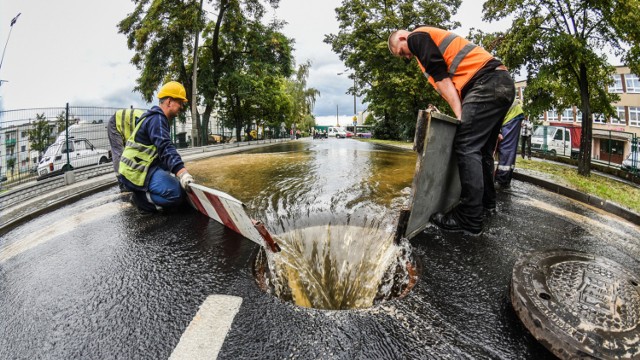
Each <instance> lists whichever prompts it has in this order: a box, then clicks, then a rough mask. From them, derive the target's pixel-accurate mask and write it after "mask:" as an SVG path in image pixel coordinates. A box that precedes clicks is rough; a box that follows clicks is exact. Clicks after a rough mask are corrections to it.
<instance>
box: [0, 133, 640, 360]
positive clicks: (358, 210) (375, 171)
mask: <svg viewBox="0 0 640 360" xmlns="http://www.w3.org/2000/svg"><path fill="white" fill-rule="evenodd" d="M415 161H416V157H415V155H414V154H413V153H411V152H408V151H400V150H394V149H388V148H384V147H379V146H374V145H371V144H368V143H362V142H358V141H356V140H351V139H328V140H324V141H317V140H316V141H312V140H302V141H294V142H291V143H288V144H280V145H274V146H271V147H267V148H264V149H259V150H256V151H252V152H248V153H243V154H237V155H228V156H223V157H212V158H209V159H206V160H201V161H197V162H193V163H188V164H187V166H188V168H189V169H190V172H192V173H193V175H194V177H195V178H196V181H197V182H199V183H201V184H203V185H207V186H211V187H215V188H218V189H220V190H222V191H225V192H228V193H229V194H231V195H233V196H234V197H236V198H238V199H240V200H242V201H243V202H245V204H246V205H247V207H248V209H249V212H250V215H251V216H252V217H253V218H255V219H258V220H262V221H264V222H265V225H266V226H267V228H268V229H269V230H270V232H271V233H272V234H276V235H278V236H279V238H280V240H279V241H280V242H281V243H282V247H283V248H286V249H287V253H288V254H290V255H291V256H290V257H288V258H286V259H283V262H282V263H281V264H280V265H281V267H280V268H281V269H285V270H283V272H284V273H287V274H288V273H289V272H290V270H287V269H292V268H293V269H300V268H301V267H304V266H307V265H316V266H317V267H315V268H312V267H310V268H308V269H307V270H306V271H304V272H302V273H303V274H313V275H314V276H315V277H309V278H304V277H302V276H300V275H299V274H300V273H297V274H291V275H290V276H287V277H286V278H285V277H279V279H281V280H282V283H280V284H271V285H272V286H273V289H272V290H273V292H272V293H269V292H265V291H264V289H261V288H260V284H259V283H258V282H257V281H256V278H255V274H254V272H255V268H254V266H255V264H256V258H258V257H259V251H258V246H257V245H256V244H254V243H253V242H250V241H248V240H246V239H243V238H241V237H240V236H239V235H237V234H235V233H234V232H232V231H230V230H228V229H225V228H224V227H222V226H221V225H219V224H218V223H216V222H214V221H212V220H210V219H208V218H206V217H205V216H202V215H201V214H199V213H197V212H195V211H191V212H186V213H182V214H173V215H157V216H145V215H142V214H140V213H138V212H137V210H136V209H135V208H133V206H132V205H131V204H130V203H129V202H128V200H127V198H126V196H123V195H121V194H120V193H119V192H118V190H117V188H116V187H114V188H112V189H109V190H107V191H103V192H100V193H97V194H94V195H91V196H88V197H86V198H84V199H82V200H80V201H78V202H76V203H73V204H70V205H68V206H65V207H62V208H60V209H57V210H55V211H52V212H50V213H47V214H45V215H42V216H40V217H38V218H36V219H34V220H30V221H28V222H26V223H24V224H23V225H20V226H18V227H16V228H14V229H13V230H11V231H9V232H8V233H6V234H5V235H3V237H2V238H1V239H0V359H5V358H6V359H34V358H42V359H69V358H82V359H106V358H125V359H166V358H169V356H170V355H171V354H172V352H173V351H174V349H175V348H176V346H177V344H178V342H179V340H180V337H181V336H182V334H183V333H184V332H185V329H186V328H187V326H188V325H189V323H190V322H191V321H192V320H193V319H194V316H195V314H196V313H197V311H198V309H199V307H200V306H201V305H202V304H203V302H204V301H205V299H206V298H207V297H208V296H210V295H212V294H221V295H232V296H236V297H239V298H241V299H242V304H241V305H240V307H239V310H238V313H237V315H236V316H235V318H234V319H233V323H232V325H231V327H230V329H229V332H228V333H227V335H226V337H225V339H224V343H223V345H222V348H221V351H220V354H219V356H218V358H219V359H234V360H235V359H240V358H242V359H244V358H278V359H280V358H300V359H374V358H384V359H389V358H411V359H431V358H454V359H467V358H468V359H553V358H554V356H553V355H552V354H551V353H550V352H548V351H547V350H546V349H545V348H544V347H543V346H542V345H540V344H539V343H538V342H537V341H536V340H535V339H534V338H533V337H532V336H531V335H529V333H528V332H527V330H526V329H525V328H524V326H522V324H521V323H520V322H519V319H518V318H517V316H516V315H515V312H514V310H513V308H512V307H511V304H510V302H509V297H508V294H509V283H510V279H511V273H512V270H513V265H514V263H515V262H516V260H517V259H518V257H519V256H521V255H522V254H523V253H526V252H529V251H533V250H544V249H556V248H563V249H573V250H578V251H585V252H589V253H593V254H596V255H599V256H604V257H607V258H609V259H611V260H613V261H616V262H617V263H619V264H620V265H622V266H624V267H626V268H627V269H629V271H631V272H634V273H636V274H637V273H640V260H639V259H640V231H639V230H638V227H637V226H634V225H632V224H630V223H628V222H626V221H624V220H621V219H620V218H617V217H615V216H612V215H610V214H607V213H604V212H602V211H600V210H597V209H594V208H592V207H589V206H586V205H583V204H581V203H578V202H575V201H572V200H569V199H567V198H563V197H560V196H558V195H556V194H553V193H550V192H547V191H545V190H543V189H541V188H538V187H536V186H533V185H530V184H527V183H522V182H519V181H514V182H513V185H512V189H511V190H509V191H508V192H501V193H499V194H498V199H497V200H498V214H497V215H495V216H493V217H491V218H487V219H486V222H485V226H486V231H485V232H484V233H483V234H482V235H481V236H477V237H470V236H466V235H462V234H448V233H443V232H440V231H439V230H438V229H436V228H434V227H428V228H427V229H426V231H425V232H423V233H421V234H420V235H419V236H417V237H416V238H414V239H412V241H411V244H410V250H411V255H412V258H413V259H414V260H415V263H416V269H415V270H416V271H417V282H416V283H415V286H413V288H412V289H411V291H409V292H408V293H407V294H404V295H405V296H404V297H398V298H392V299H387V301H384V302H378V303H376V302H375V301H374V300H372V299H375V298H376V296H378V295H379V294H374V291H373V289H372V288H371V286H369V285H368V284H365V283H361V282H359V281H358V277H357V276H356V275H361V274H362V273H366V274H368V275H367V276H365V277H366V278H369V279H371V278H374V277H376V276H379V277H380V280H376V281H377V282H378V283H379V284H383V285H385V284H387V285H388V284H389V283H388V282H387V280H388V279H385V276H384V274H380V271H379V270H380V269H383V270H382V272H384V271H385V269H384V268H385V267H387V265H385V264H387V263H388V264H392V263H393V262H394V261H397V260H398V259H399V258H400V257H398V254H397V253H396V250H397V249H398V248H394V247H392V246H391V245H390V242H389V241H390V234H392V233H393V231H394V230H395V223H394V221H395V220H396V216H397V213H398V211H399V208H400V206H401V205H402V203H403V202H404V201H405V200H406V199H407V197H408V196H409V187H410V186H411V179H412V177H413V173H414V168H415ZM327 232H334V233H335V234H339V236H338V238H339V239H342V241H338V242H334V237H333V236H328V235H327ZM300 239H311V240H308V241H305V243H304V244H303V243H301V242H299V241H298V240H300ZM314 240H315V242H316V244H322V245H323V246H318V245H316V247H315V248H316V251H315V252H314V250H313V249H314V246H313V244H314ZM329 242H330V243H331V246H329V247H326V246H324V245H326V244H327V243H329ZM329 253H330V254H331V256H325V255H327V254H329ZM301 254H304V257H303V256H301ZM341 258H342V259H349V264H351V265H350V267H348V268H340V267H339V266H334V265H331V266H329V267H330V268H334V269H336V270H337V271H333V272H331V271H329V272H324V271H320V270H322V269H324V268H326V266H324V265H325V264H331V262H332V261H334V260H335V259H341ZM305 259H314V260H313V261H306V260H305ZM298 260H305V262H302V263H301V262H297V261H298ZM370 264H382V265H380V266H379V267H375V269H367V267H368V266H370ZM284 265H286V266H284ZM287 266H288V267H287ZM363 269H364V270H363ZM320 274H322V276H318V275H320ZM313 278H315V279H317V280H318V281H317V283H318V284H319V283H324V284H327V283H328V284H331V285H332V286H331V287H330V288H332V289H334V291H333V294H331V296H321V297H319V298H324V297H326V298H327V299H331V300H327V302H328V303H331V307H341V306H342V305H348V307H354V308H357V309H354V310H342V311H334V310H319V309H313V308H310V307H305V306H316V307H322V304H321V302H318V304H314V303H313V301H312V299H311V296H310V295H309V294H308V293H307V292H306V290H303V289H306V288H307V287H304V286H301V284H302V283H305V282H306V283H308V285H310V286H311V287H314V286H316V285H314V284H313V282H312V281H311V279H313ZM338 278H340V279H353V281H350V282H347V281H344V282H342V284H343V285H336V281H337V280H336V279H338ZM285 283H286V285H287V288H288V289H290V291H288V290H286V288H284V287H283V286H282V285H283V284H285ZM338 290H339V291H338ZM378 290H379V289H378V288H376V289H375V293H377V292H378ZM277 291H280V293H279V294H280V295H284V296H283V297H282V299H281V298H278V297H277V296H275V295H278V294H277V293H275V292H277ZM316 293H318V294H325V295H326V293H324V292H323V291H321V290H318V291H317V292H316ZM354 294H357V295H358V296H354ZM365 294H368V295H367V296H361V295H365ZM372 294H373V295H372ZM287 296H290V297H291V299H286V297H287ZM294 298H295V299H294ZM364 298H366V299H368V300H367V301H369V302H373V305H371V304H370V303H365V302H364V301H363V300H362V299H364ZM354 299H358V300H357V301H363V302H362V303H354ZM289 300H291V301H289ZM305 301H306V303H305ZM293 302H296V303H300V305H295V304H294V303H293Z"/></svg>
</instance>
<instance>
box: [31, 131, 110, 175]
mask: <svg viewBox="0 0 640 360" xmlns="http://www.w3.org/2000/svg"><path fill="white" fill-rule="evenodd" d="M67 153H68V154H69V164H70V165H71V166H72V167H73V168H74V169H75V168H80V167H83V166H89V165H97V164H104V163H107V162H109V161H110V160H111V153H110V152H109V150H105V149H97V148H95V147H94V146H93V145H92V144H91V143H90V142H89V140H87V139H84V138H70V139H69V149H68V151H67V142H66V141H65V140H64V139H58V141H56V142H55V143H53V144H51V145H50V146H49V147H48V148H47V151H45V153H44V155H43V156H42V160H40V163H38V180H41V179H44V178H47V177H50V176H54V175H58V174H61V173H63V172H64V171H66V170H67Z"/></svg>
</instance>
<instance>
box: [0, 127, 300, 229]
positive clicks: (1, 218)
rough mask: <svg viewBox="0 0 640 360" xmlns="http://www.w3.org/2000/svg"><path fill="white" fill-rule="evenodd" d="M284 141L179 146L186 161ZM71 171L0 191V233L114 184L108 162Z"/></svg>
mask: <svg viewBox="0 0 640 360" xmlns="http://www.w3.org/2000/svg"><path fill="white" fill-rule="evenodd" d="M284 141H289V139H269V140H257V141H251V142H234V143H228V144H218V145H210V146H204V147H199V148H190V149H180V150H179V153H180V155H181V156H182V159H183V160H184V161H185V162H187V161H195V160H199V159H204V158H208V157H212V156H222V155H229V154H233V153H238V152H242V151H246V150H247V149H248V148H252V149H253V148H259V147H264V146H269V145H271V144H275V143H280V142H284ZM72 173H73V174H71V173H68V174H66V175H61V176H56V177H53V178H49V179H45V180H42V181H33V182H30V183H26V184H22V185H19V186H16V187H15V188H12V189H11V190H9V191H7V192H4V193H2V194H0V235H1V234H4V233H6V232H7V231H9V230H10V229H11V228H12V227H13V226H16V225H18V224H20V223H23V222H25V221H29V220H31V219H33V218H35V217H37V216H39V215H41V214H43V213H45V212H48V211H51V210H54V209H57V208H59V207H61V206H63V205H66V204H69V203H72V202H74V201H77V200H79V199H81V198H83V197H85V196H87V195H89V194H93V193H96V192H98V191H102V190H105V189H107V188H109V187H112V186H114V185H116V184H117V180H116V177H115V175H114V173H113V164H111V163H108V164H102V165H97V166H91V167H88V168H82V169H77V170H74V171H73V172H72Z"/></svg>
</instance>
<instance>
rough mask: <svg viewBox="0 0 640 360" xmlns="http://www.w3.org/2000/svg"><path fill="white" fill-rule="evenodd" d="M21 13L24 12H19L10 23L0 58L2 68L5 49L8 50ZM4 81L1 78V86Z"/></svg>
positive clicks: (0, 67)
mask: <svg viewBox="0 0 640 360" xmlns="http://www.w3.org/2000/svg"><path fill="white" fill-rule="evenodd" d="M20 14H22V13H18V15H16V17H14V18H13V19H11V25H9V35H7V42H5V43H4V49H3V50H2V59H0V69H2V63H3V62H4V53H5V51H7V45H9V38H10V37H11V31H12V30H13V25H15V23H16V21H18V18H19V17H20ZM3 82H6V80H0V86H2V83H3Z"/></svg>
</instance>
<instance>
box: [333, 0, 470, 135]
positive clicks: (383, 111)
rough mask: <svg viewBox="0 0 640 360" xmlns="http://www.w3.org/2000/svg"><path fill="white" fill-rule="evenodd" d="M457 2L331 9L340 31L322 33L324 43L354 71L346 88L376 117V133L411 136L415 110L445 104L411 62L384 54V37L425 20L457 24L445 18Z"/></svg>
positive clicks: (348, 4)
mask: <svg viewBox="0 0 640 360" xmlns="http://www.w3.org/2000/svg"><path fill="white" fill-rule="evenodd" d="M460 3H461V1H459V0H447V1H407V0H391V1H384V2H380V1H374V0H353V1H351V0H344V1H343V2H342V6H340V7H338V8H337V9H336V14H337V18H338V22H339V26H340V31H339V32H338V33H337V34H330V35H327V36H326V37H325V40H324V41H325V43H328V44H330V45H331V47H332V49H333V51H334V52H335V53H337V54H338V55H339V57H340V59H341V60H342V61H343V62H344V63H345V65H346V66H347V67H348V68H350V69H352V70H353V72H354V74H355V80H356V86H355V87H354V88H352V89H350V90H349V92H350V93H351V94H353V93H354V92H357V93H356V95H360V96H363V101H364V102H365V103H368V104H369V107H368V110H369V111H371V112H372V113H373V114H374V115H375V116H376V118H379V119H381V121H380V123H379V124H378V126H379V127H380V129H379V131H378V132H376V133H375V134H379V135H380V136H394V137H396V138H398V137H399V136H400V135H402V134H404V135H405V136H407V135H408V136H412V131H413V130H414V128H415V121H416V116H417V114H418V110H420V109H425V108H426V107H427V106H428V105H429V104H434V105H436V106H438V107H439V108H441V109H443V110H444V109H448V108H449V107H448V105H446V103H445V102H444V100H442V98H441V97H440V96H439V95H438V94H437V93H436V91H435V90H434V89H433V88H432V87H431V85H429V83H428V82H427V79H426V78H425V77H424V76H423V75H422V74H421V71H420V69H419V67H418V66H417V64H416V63H415V62H411V63H410V64H408V65H407V64H406V63H405V62H404V61H403V60H402V59H400V58H396V57H393V56H392V55H391V54H390V53H389V49H388V46H387V39H388V37H389V35H390V34H391V33H392V32H393V31H395V30H398V29H411V28H413V27H415V26H418V25H421V24H424V23H425V22H428V23H429V24H430V25H433V26H438V27H442V28H455V27H457V26H459V24H458V23H455V22H452V21H451V20H450V19H451V16H452V15H454V14H455V13H456V11H457V9H458V7H459V6H460ZM374 136H378V135H374Z"/></svg>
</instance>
